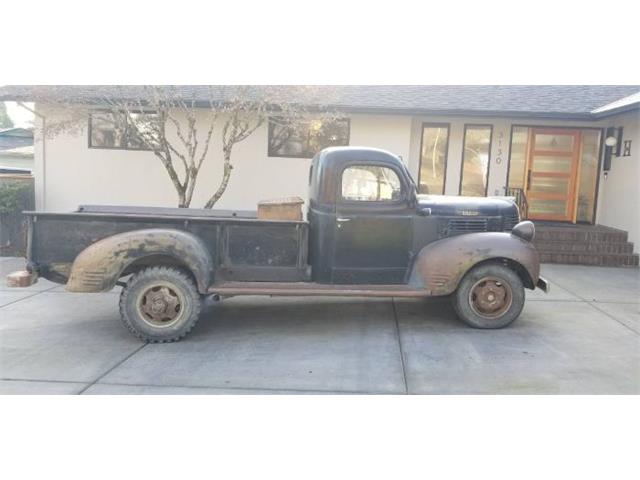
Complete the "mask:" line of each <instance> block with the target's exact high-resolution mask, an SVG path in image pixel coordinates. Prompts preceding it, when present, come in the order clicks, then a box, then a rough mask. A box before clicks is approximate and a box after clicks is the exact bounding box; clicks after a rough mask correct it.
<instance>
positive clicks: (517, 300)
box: [453, 263, 525, 328]
mask: <svg viewBox="0 0 640 480" xmlns="http://www.w3.org/2000/svg"><path fill="white" fill-rule="evenodd" d="M524 298H525V295H524V286H523V284H522V280H521V279H520V277H519V276H518V274H517V273H516V272H514V271H513V270H511V269H510V268H508V267H506V266H504V265H500V264H498V263H495V264H494V263H489V264H485V265H479V266H477V267H475V268H473V269H471V270H470V271H469V272H468V273H467V274H466V275H465V276H464V278H463V279H462V281H461V282H460V285H459V286H458V290H457V291H456V293H455V296H454V298H453V307H454V309H455V311H456V313H457V314H458V317H459V318H460V319H461V320H462V321H463V322H465V323H466V324H467V325H470V326H472V327H475V328H502V327H506V326H507V325H509V324H510V323H511V322H513V321H514V320H515V319H516V318H518V316H519V315H520V312H522V308H523V307H524Z"/></svg>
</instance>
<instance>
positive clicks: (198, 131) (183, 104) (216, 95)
mask: <svg viewBox="0 0 640 480" xmlns="http://www.w3.org/2000/svg"><path fill="white" fill-rule="evenodd" d="M56 89H57V91H56ZM95 90H96V91H100V90H104V91H105V92H108V93H101V94H100V95H99V96H97V97H90V98H88V97H87V96H86V95H77V94H74V91H73V87H32V89H31V94H32V97H33V99H34V100H35V101H36V102H43V103H47V104H50V105H52V106H53V107H54V108H57V109H61V110H62V113H63V115H62V116H58V118H59V120H57V121H56V122H54V123H48V124H47V132H46V134H47V135H49V136H55V135H58V134H59V133H61V132H68V131H73V130H75V129H78V128H79V127H80V128H81V126H82V125H86V119H87V116H88V115H90V114H93V115H99V116H100V120H101V122H102V123H103V124H107V125H108V126H109V128H110V129H111V130H112V132H115V133H114V135H115V137H117V138H119V139H123V138H124V139H127V140H126V141H128V142H132V143H133V144H134V145H136V146H138V147H139V148H144V149H148V150H150V151H151V152H152V153H153V154H154V155H155V156H156V158H158V160H159V161H160V162H161V164H162V165H163V167H164V169H165V170H166V172H167V174H168V176H169V178H170V180H171V182H172V184H173V187H174V188H175V190H176V193H177V196H178V206H179V207H185V208H186V207H189V206H190V205H191V202H192V199H193V194H194V190H195V187H196V184H197V180H198V176H199V174H200V171H201V168H202V166H203V164H204V162H205V161H206V158H207V156H208V153H209V151H210V148H211V144H212V140H213V138H214V136H215V135H216V132H217V131H219V135H220V138H221V144H222V161H223V165H222V178H221V180H220V183H219V185H218V186H217V188H216V189H215V190H214V191H213V192H212V194H211V195H210V197H209V198H208V200H207V201H206V203H205V205H204V208H212V207H213V206H214V205H215V204H216V202H218V201H219V200H220V198H221V197H222V195H223V194H224V192H225V191H226V189H227V187H228V185H229V182H230V179H231V174H232V171H233V151H234V148H235V146H236V145H237V144H239V143H241V142H243V141H244V140H246V139H247V138H248V137H250V136H251V135H252V134H253V133H254V132H255V131H256V130H257V129H258V128H260V127H261V126H262V125H264V124H265V123H266V122H268V121H271V122H273V123H274V125H276V126H277V127H278V128H277V131H276V134H275V135H274V138H273V140H271V141H272V145H271V147H272V148H276V149H278V148H280V147H281V146H282V144H284V142H286V141H287V140H288V139H289V138H290V136H291V135H292V132H294V131H295V129H296V128H297V127H298V126H299V125H301V124H302V123H304V122H306V121H309V119H310V118H313V119H321V120H322V121H332V120H334V119H336V118H337V113H336V112H334V111H333V110H331V109H330V108H329V107H328V105H329V104H330V102H331V97H332V95H333V93H332V92H333V90H332V88H330V87H311V86H287V87H282V86H280V87H278V86H260V87H255V86H209V87H198V95H196V93H195V92H196V90H195V89H194V88H184V87H178V86H140V87H111V88H105V89H100V88H96V89H95ZM185 92H187V93H185Z"/></svg>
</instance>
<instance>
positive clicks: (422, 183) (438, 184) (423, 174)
mask: <svg viewBox="0 0 640 480" xmlns="http://www.w3.org/2000/svg"><path fill="white" fill-rule="evenodd" d="M448 147H449V125H448V124H433V123H432V124H427V123H425V124H423V125H422V150H421V152H420V173H419V175H420V176H419V185H418V191H419V192H420V193H433V194H443V193H444V180H445V175H446V171H447V150H448Z"/></svg>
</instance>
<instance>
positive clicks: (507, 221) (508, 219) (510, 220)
mask: <svg viewBox="0 0 640 480" xmlns="http://www.w3.org/2000/svg"><path fill="white" fill-rule="evenodd" d="M518 222H520V215H518V213H517V212H516V213H511V214H507V215H505V216H504V225H503V227H502V229H503V230H504V231H505V232H510V231H511V229H512V228H513V227H515V226H516V225H517V224H518Z"/></svg>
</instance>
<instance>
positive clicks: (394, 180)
mask: <svg viewBox="0 0 640 480" xmlns="http://www.w3.org/2000/svg"><path fill="white" fill-rule="evenodd" d="M339 185H340V186H339V187H338V189H337V190H338V192H337V195H338V199H337V202H336V220H335V241H334V252H333V266H332V281H333V283H337V284H340V283H343V284H357V283H362V284H367V283H372V284H393V283H403V282H404V279H405V274H406V272H407V268H408V266H409V256H410V249H411V235H412V233H411V232H412V229H411V221H412V216H413V213H414V212H413V209H411V208H410V202H409V198H410V195H409V186H408V185H407V184H406V183H405V181H404V176H403V175H402V174H401V172H400V171H399V170H397V169H396V168H392V167H389V166H383V165H376V164H353V165H348V166H346V167H345V168H344V170H343V171H342V175H341V183H340V184H339Z"/></svg>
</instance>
